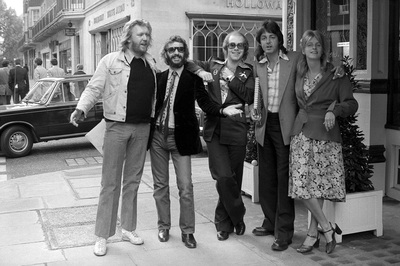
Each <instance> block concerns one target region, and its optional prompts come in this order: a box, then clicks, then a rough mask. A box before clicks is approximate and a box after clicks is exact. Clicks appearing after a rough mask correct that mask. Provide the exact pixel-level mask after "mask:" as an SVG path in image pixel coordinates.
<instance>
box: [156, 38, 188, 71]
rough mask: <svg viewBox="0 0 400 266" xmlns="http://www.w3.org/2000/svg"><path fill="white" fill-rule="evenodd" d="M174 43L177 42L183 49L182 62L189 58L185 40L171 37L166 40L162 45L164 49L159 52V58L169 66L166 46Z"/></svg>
mask: <svg viewBox="0 0 400 266" xmlns="http://www.w3.org/2000/svg"><path fill="white" fill-rule="evenodd" d="M174 42H179V43H181V44H183V48H184V49H185V52H184V54H183V59H184V61H185V62H186V61H187V59H188V58H189V48H188V45H187V43H186V41H185V39H183V38H182V37H181V36H179V35H173V36H171V37H170V38H169V39H168V41H167V42H166V43H165V44H164V48H163V49H162V50H161V58H163V59H164V62H165V64H167V65H169V61H168V56H167V49H168V46H169V45H170V44H171V43H174Z"/></svg>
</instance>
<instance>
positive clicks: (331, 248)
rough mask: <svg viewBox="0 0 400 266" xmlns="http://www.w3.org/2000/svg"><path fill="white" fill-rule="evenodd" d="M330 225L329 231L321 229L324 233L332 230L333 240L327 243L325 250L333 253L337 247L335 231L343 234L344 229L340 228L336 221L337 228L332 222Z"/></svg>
mask: <svg viewBox="0 0 400 266" xmlns="http://www.w3.org/2000/svg"><path fill="white" fill-rule="evenodd" d="M330 225H331V229H329V230H328V231H321V232H322V233H324V234H326V233H329V232H330V231H332V241H330V242H327V243H326V250H325V251H326V253H327V254H331V253H332V252H333V251H334V250H335V247H336V239H335V233H336V234H338V235H341V234H342V230H341V229H340V228H339V226H338V225H337V224H336V223H335V228H333V226H332V224H331V223H330Z"/></svg>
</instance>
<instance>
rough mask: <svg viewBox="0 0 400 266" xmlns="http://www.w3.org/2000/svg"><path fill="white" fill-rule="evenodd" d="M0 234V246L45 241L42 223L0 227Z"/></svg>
mask: <svg viewBox="0 0 400 266" xmlns="http://www.w3.org/2000/svg"><path fill="white" fill-rule="evenodd" d="M0 235H1V241H0V247H4V246H10V245H16V244H27V243H35V242H44V241H45V237H44V233H43V230H42V225H41V224H39V223H38V224H27V225H22V226H10V227H0Z"/></svg>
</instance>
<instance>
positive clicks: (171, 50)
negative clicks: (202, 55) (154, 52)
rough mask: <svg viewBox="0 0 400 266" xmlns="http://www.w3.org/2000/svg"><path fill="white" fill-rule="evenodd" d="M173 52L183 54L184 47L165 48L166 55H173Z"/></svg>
mask: <svg viewBox="0 0 400 266" xmlns="http://www.w3.org/2000/svg"><path fill="white" fill-rule="evenodd" d="M175 50H178V52H179V53H183V52H185V47H169V48H167V52H168V53H173V52H175Z"/></svg>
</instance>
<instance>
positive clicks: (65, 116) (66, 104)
mask: <svg viewBox="0 0 400 266" xmlns="http://www.w3.org/2000/svg"><path fill="white" fill-rule="evenodd" d="M81 82H82V81H81ZM77 86H78V85H77V81H64V82H62V83H60V84H59V86H58V87H57V88H55V90H54V92H53V95H52V99H51V101H50V102H49V104H48V112H49V121H48V122H49V136H51V137H52V138H56V137H58V138H64V137H70V136H80V135H84V134H85V133H86V132H88V131H90V130H91V129H92V128H93V127H94V126H95V125H96V124H97V123H98V122H100V120H101V117H99V116H98V115H96V110H97V109H99V107H98V106H97V105H96V107H94V108H92V109H91V110H90V111H89V112H88V113H87V114H86V118H85V119H84V121H81V122H80V123H79V126H78V127H75V126H73V125H72V124H71V123H69V119H70V116H71V114H72V112H73V111H74V110H75V107H76V105H77V104H78V101H79V97H80V94H78V93H77V92H76V88H77ZM101 110H102V108H101Z"/></svg>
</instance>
